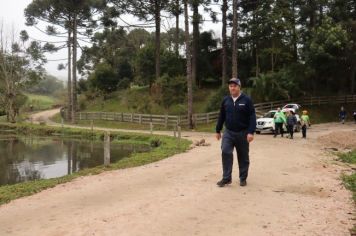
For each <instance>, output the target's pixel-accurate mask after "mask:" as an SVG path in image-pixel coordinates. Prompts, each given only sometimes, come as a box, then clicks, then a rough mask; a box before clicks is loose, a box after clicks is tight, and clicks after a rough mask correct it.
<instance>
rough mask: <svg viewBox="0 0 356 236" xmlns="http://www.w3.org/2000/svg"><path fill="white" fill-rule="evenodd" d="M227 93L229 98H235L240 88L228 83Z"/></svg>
mask: <svg viewBox="0 0 356 236" xmlns="http://www.w3.org/2000/svg"><path fill="white" fill-rule="evenodd" d="M229 91H230V94H231V96H233V97H237V96H239V94H240V86H238V85H237V84H235V83H230V84H229Z"/></svg>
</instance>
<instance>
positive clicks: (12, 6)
mask: <svg viewBox="0 0 356 236" xmlns="http://www.w3.org/2000/svg"><path fill="white" fill-rule="evenodd" d="M0 2H1V8H0V21H1V22H2V24H3V25H4V28H5V30H6V32H7V34H10V32H11V31H12V28H14V29H15V31H16V33H17V34H18V33H19V32H20V31H21V30H26V31H27V32H28V33H29V35H30V37H31V38H32V39H39V40H48V41H58V39H56V38H53V37H50V36H47V35H45V34H43V33H41V32H40V31H38V30H37V29H35V28H34V27H26V25H25V17H24V9H25V8H26V6H27V5H28V4H30V3H31V2H32V0H12V1H10V0H0ZM217 10H218V8H217ZM204 18H206V19H208V18H209V17H208V16H204ZM183 20H184V19H183V16H182V17H181V21H180V27H181V28H184V21H183ZM125 21H128V22H129V23H133V22H134V21H133V20H132V17H125ZM162 24H163V25H162V31H165V30H166V29H168V28H169V27H173V26H174V25H175V23H174V21H172V22H167V21H163V23H162ZM191 28H192V27H191V26H190V29H191ZM220 28H221V25H220V24H213V23H211V22H209V21H206V22H205V23H203V24H202V27H201V30H206V31H210V30H212V31H214V33H215V37H220V34H221V30H220ZM153 30H154V29H153ZM66 53H67V50H66V49H63V50H61V51H59V52H56V53H53V54H47V55H46V56H47V59H48V60H57V59H65V58H66V56H67V55H66ZM79 54H80V52H79ZM59 63H62V62H61V61H59V62H58V61H49V62H48V63H47V64H46V65H45V68H46V70H47V71H48V73H49V74H52V75H54V76H56V77H58V78H60V79H66V78H67V72H66V71H65V70H63V71H58V70H57V67H58V64H59ZM63 63H66V61H63Z"/></svg>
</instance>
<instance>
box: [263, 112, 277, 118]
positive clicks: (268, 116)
mask: <svg viewBox="0 0 356 236" xmlns="http://www.w3.org/2000/svg"><path fill="white" fill-rule="evenodd" d="M274 113H275V112H267V113H266V114H265V115H264V116H263V118H273V117H274Z"/></svg>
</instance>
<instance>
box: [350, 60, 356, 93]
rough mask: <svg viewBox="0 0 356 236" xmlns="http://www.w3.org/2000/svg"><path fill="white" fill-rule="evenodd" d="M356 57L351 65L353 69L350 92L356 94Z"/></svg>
mask: <svg viewBox="0 0 356 236" xmlns="http://www.w3.org/2000/svg"><path fill="white" fill-rule="evenodd" d="M355 76H356V58H354V60H353V62H352V65H351V71H350V86H351V88H350V92H351V94H355V89H356V88H355V85H356V81H355V80H356V78H355Z"/></svg>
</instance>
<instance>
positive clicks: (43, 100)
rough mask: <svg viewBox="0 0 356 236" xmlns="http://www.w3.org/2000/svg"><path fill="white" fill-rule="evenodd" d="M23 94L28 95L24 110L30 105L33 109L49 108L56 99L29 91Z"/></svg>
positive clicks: (54, 103)
mask: <svg viewBox="0 0 356 236" xmlns="http://www.w3.org/2000/svg"><path fill="white" fill-rule="evenodd" d="M25 95H26V96H27V97H28V100H27V102H26V104H25V107H24V108H25V109H26V110H29V109H30V106H31V105H32V106H33V110H35V111H38V110H47V109H51V108H52V107H53V105H56V99H55V98H53V97H50V96H46V95H38V94H30V93H26V94H25Z"/></svg>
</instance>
